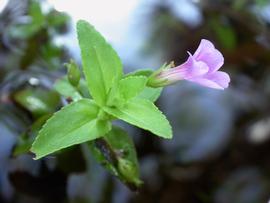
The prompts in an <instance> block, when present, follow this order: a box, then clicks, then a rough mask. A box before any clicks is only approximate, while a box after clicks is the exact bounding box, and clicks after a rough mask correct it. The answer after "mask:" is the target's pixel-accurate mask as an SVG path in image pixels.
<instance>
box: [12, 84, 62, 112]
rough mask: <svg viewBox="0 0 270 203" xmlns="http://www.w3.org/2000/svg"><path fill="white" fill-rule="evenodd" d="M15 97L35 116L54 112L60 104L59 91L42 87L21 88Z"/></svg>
mask: <svg viewBox="0 0 270 203" xmlns="http://www.w3.org/2000/svg"><path fill="white" fill-rule="evenodd" d="M14 99H15V101H16V102H17V103H19V104H20V105H21V106H23V107H24V108H25V109H27V110H28V111H30V112H31V113H32V114H33V115H34V116H35V117H39V116H42V115H45V114H47V113H53V112H54V111H55V109H56V107H58V105H59V104H60V97H59V95H58V94H57V92H55V91H51V90H46V89H41V88H27V89H24V90H20V91H18V92H16V93H15V94H14Z"/></svg>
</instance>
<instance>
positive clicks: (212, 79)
mask: <svg viewBox="0 0 270 203" xmlns="http://www.w3.org/2000/svg"><path fill="white" fill-rule="evenodd" d="M189 81H192V82H195V83H198V84H200V85H203V86H206V87H211V88H215V89H225V88H227V87H228V86H229V83H230V77H229V75H228V74H227V73H225V72H222V71H217V72H215V73H212V74H210V75H206V76H204V77H198V78H191V79H189Z"/></svg>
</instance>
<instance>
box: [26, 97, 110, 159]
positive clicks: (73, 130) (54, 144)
mask: <svg viewBox="0 0 270 203" xmlns="http://www.w3.org/2000/svg"><path fill="white" fill-rule="evenodd" d="M98 111H99V108H98V106H97V105H96V104H95V103H94V102H93V101H91V100H89V99H81V100H79V101H77V102H74V103H71V104H70V105H68V106H65V107H64V108H62V109H61V110H60V111H58V112H57V113H55V114H54V115H53V116H52V117H51V118H50V119H49V120H48V121H47V122H46V123H45V125H44V126H43V128H42V129H41V130H40V132H39V134H38V136H37V138H36V140H35V142H34V143H33V145H32V148H31V151H32V152H34V153H35V154H36V159H39V158H41V157H44V156H46V155H48V154H50V153H53V152H55V151H57V150H60V149H62V148H66V147H69V146H71V145H75V144H80V143H82V142H86V141H89V140H93V139H96V138H98V137H101V136H103V135H104V134H106V133H107V132H108V131H109V130H110V124H109V123H108V122H106V121H100V120H97V119H96V117H97V114H98Z"/></svg>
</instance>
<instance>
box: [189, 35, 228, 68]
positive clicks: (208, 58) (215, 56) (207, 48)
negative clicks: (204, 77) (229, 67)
mask: <svg viewBox="0 0 270 203" xmlns="http://www.w3.org/2000/svg"><path fill="white" fill-rule="evenodd" d="M193 57H194V58H195V60H196V61H203V62H204V63H206V64H207V65H208V67H209V73H213V72H215V71H217V70H218V69H219V68H220V67H221V66H222V65H223V64H224V58H223V56H222V54H221V53H220V51H218V50H217V49H216V48H215V47H214V45H213V44H212V42H210V41H209V40H206V39H202V40H201V43H200V45H199V47H198V49H197V50H196V51H195V53H194V55H193Z"/></svg>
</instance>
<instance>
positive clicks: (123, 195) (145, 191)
mask: <svg viewBox="0 0 270 203" xmlns="http://www.w3.org/2000/svg"><path fill="white" fill-rule="evenodd" d="M138 2H140V3H138V4H139V6H138V7H137V8H136V9H137V10H140V11H141V12H137V14H136V15H135V16H134V19H135V20H134V19H133V22H132V23H131V24H132V26H133V27H132V28H131V32H130V33H129V35H128V36H127V37H126V40H125V44H124V45H125V47H124V48H122V49H121V48H119V47H123V46H122V45H121V46H120V45H119V44H117V43H113V45H114V46H115V47H116V49H117V51H118V52H119V53H120V56H121V58H123V62H124V65H125V68H126V69H125V70H126V71H132V70H135V69H137V68H148V67H150V68H158V66H155V65H156V64H158V65H162V63H163V62H164V61H170V60H175V63H176V64H180V63H182V62H183V61H185V59H186V58H187V54H186V51H187V50H189V51H191V52H193V51H194V50H195V49H196V48H197V46H198V44H199V41H200V39H201V38H207V39H210V40H211V41H213V42H214V44H215V45H216V47H217V48H218V49H219V50H221V52H222V53H223V54H224V57H225V65H224V67H223V70H224V71H226V72H228V73H229V74H230V75H231V78H232V82H231V85H230V88H229V89H227V90H225V91H216V90H211V89H207V88H203V87H199V86H197V85H194V84H191V83H188V82H181V83H179V84H178V85H175V86H171V87H168V88H166V89H165V91H164V92H163V94H162V96H161V98H160V99H159V100H158V105H159V107H160V108H161V109H162V110H163V111H164V112H165V114H166V115H167V116H168V118H169V120H170V121H171V124H172V126H173V130H174V138H173V139H172V140H169V141H168V140H162V139H159V138H157V137H155V136H151V134H150V133H149V132H145V131H142V130H138V129H134V128H131V127H130V126H125V128H128V131H129V133H130V136H132V137H133V139H134V140H135V144H136V148H137V153H138V156H139V162H140V166H141V177H142V179H143V180H144V182H145V183H144V185H143V186H142V188H141V190H140V191H139V192H135V193H134V192H131V191H129V189H127V188H126V187H125V186H124V185H123V184H121V183H120V182H119V181H118V180H116V179H115V178H114V177H112V176H111V175H110V174H108V172H107V171H105V170H104V169H103V168H102V167H100V166H99V165H98V164H97V163H96V162H95V161H94V160H93V157H92V156H91V153H89V149H88V148H87V147H82V148H80V147H78V146H75V147H71V148H68V149H65V150H62V151H61V153H56V154H55V155H53V156H48V157H46V158H44V159H43V160H40V161H34V160H33V159H32V158H33V155H32V154H30V153H29V151H28V150H29V147H30V145H31V143H32V141H33V139H34V137H35V136H36V134H37V132H38V130H39V129H40V127H41V126H42V124H43V123H44V122H45V121H46V119H47V118H49V117H50V115H51V114H52V113H53V112H55V111H56V110H58V109H59V108H60V107H61V106H62V105H64V104H65V103H66V101H65V100H64V99H63V98H61V97H60V95H59V94H58V93H57V92H56V91H55V90H54V89H53V84H54V82H55V80H56V79H57V78H60V77H62V76H63V75H64V74H65V72H66V70H65V67H64V65H63V64H64V63H66V62H68V61H69V59H70V58H75V59H76V54H75V55H74V56H73V55H72V51H70V50H69V48H70V47H68V46H65V43H62V44H61V43H58V42H59V40H57V39H59V37H61V36H66V35H67V33H70V32H72V31H71V30H72V29H74V26H73V25H72V19H71V18H70V17H69V16H68V15H67V14H65V13H62V12H59V11H57V10H55V9H53V8H52V7H48V6H46V5H47V2H46V1H45V0H43V1H36V0H20V1H17V0H10V1H8V3H7V5H6V6H5V7H4V8H3V9H2V10H1V11H0V12H1V13H0V102H1V103H0V202H1V203H2V202H3V203H13V202H14V203H54V202H55V203H61V202H71V203H88V202H97V203H102V202H113V203H121V202H148V203H149V202H161V203H163V202H164V203H165V202H166V203H167V202H184V203H211V202H215V203H263V202H267V201H268V199H269V198H270V160H269V153H270V139H269V137H270V82H269V81H270V3H269V1H268V0H193V1H186V0H166V1H162V0H160V1H159V0H154V1H149V2H141V1H138ZM67 4H68V2H67ZM73 9H77V8H76V7H74V8H73ZM142 11H143V12H142ZM90 23H91V22H90ZM134 31H136V32H134ZM131 33H132V34H131ZM64 39H65V38H64ZM72 40H74V43H77V41H76V39H75V37H74V38H73V39H72ZM123 41H124V40H123ZM75 50H76V49H75ZM77 55H78V53H77ZM78 62H79V61H78ZM151 64H152V65H151ZM119 125H125V124H123V123H119Z"/></svg>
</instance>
